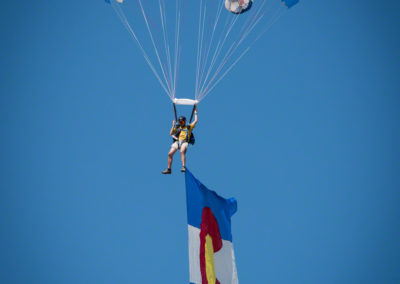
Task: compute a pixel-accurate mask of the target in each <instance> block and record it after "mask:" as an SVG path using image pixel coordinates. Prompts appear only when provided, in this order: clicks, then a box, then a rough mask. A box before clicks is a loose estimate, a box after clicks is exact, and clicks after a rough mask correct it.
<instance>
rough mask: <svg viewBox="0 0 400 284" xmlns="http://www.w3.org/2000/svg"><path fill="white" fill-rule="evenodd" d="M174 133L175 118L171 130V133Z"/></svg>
mask: <svg viewBox="0 0 400 284" xmlns="http://www.w3.org/2000/svg"><path fill="white" fill-rule="evenodd" d="M174 133H175V120H174V121H172V127H171V131H170V132H169V135H171V136H172V135H174Z"/></svg>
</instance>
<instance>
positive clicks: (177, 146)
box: [171, 141, 189, 150]
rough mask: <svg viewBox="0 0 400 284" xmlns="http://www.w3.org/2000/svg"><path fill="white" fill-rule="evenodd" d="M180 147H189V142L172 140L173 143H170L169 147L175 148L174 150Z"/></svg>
mask: <svg viewBox="0 0 400 284" xmlns="http://www.w3.org/2000/svg"><path fill="white" fill-rule="evenodd" d="M182 147H184V148H186V149H187V148H188V147H189V144H188V142H183V141H182V142H180V143H179V142H178V141H176V142H174V143H172V145H171V148H174V149H176V150H178V149H181V148H182Z"/></svg>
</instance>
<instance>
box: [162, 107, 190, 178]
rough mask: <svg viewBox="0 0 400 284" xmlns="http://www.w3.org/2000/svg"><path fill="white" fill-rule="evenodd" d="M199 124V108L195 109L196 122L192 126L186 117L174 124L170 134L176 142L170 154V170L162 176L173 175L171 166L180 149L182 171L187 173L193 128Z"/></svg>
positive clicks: (180, 118)
mask: <svg viewBox="0 0 400 284" xmlns="http://www.w3.org/2000/svg"><path fill="white" fill-rule="evenodd" d="M196 124H197V108H195V109H194V121H193V122H192V123H191V124H190V125H187V124H186V117H184V116H180V117H179V119H178V123H177V124H175V120H174V121H173V122H172V128H171V131H170V132H169V134H170V135H171V136H172V139H174V141H175V142H173V143H172V145H171V149H170V150H169V153H168V168H167V169H166V170H164V171H162V174H171V166H172V160H173V157H174V154H175V152H176V151H178V149H179V150H180V151H181V160H182V169H181V172H185V170H186V169H185V164H186V151H187V148H188V146H189V144H193V140H192V139H193V138H194V137H193V135H192V131H193V128H194V127H195V126H196Z"/></svg>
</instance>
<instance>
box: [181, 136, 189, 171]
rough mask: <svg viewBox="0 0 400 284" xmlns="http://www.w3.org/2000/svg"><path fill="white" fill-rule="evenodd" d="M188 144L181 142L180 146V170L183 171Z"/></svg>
mask: <svg viewBox="0 0 400 284" xmlns="http://www.w3.org/2000/svg"><path fill="white" fill-rule="evenodd" d="M188 146H189V144H188V143H187V142H185V143H183V144H182V146H181V160H182V170H181V172H184V171H185V166H186V150H187V148H188Z"/></svg>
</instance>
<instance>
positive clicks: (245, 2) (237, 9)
mask: <svg viewBox="0 0 400 284" xmlns="http://www.w3.org/2000/svg"><path fill="white" fill-rule="evenodd" d="M252 5H253V0H225V8H226V9H227V10H228V11H229V12H232V13H234V14H242V13H244V12H247V11H248V10H250V8H251V6H252Z"/></svg>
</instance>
